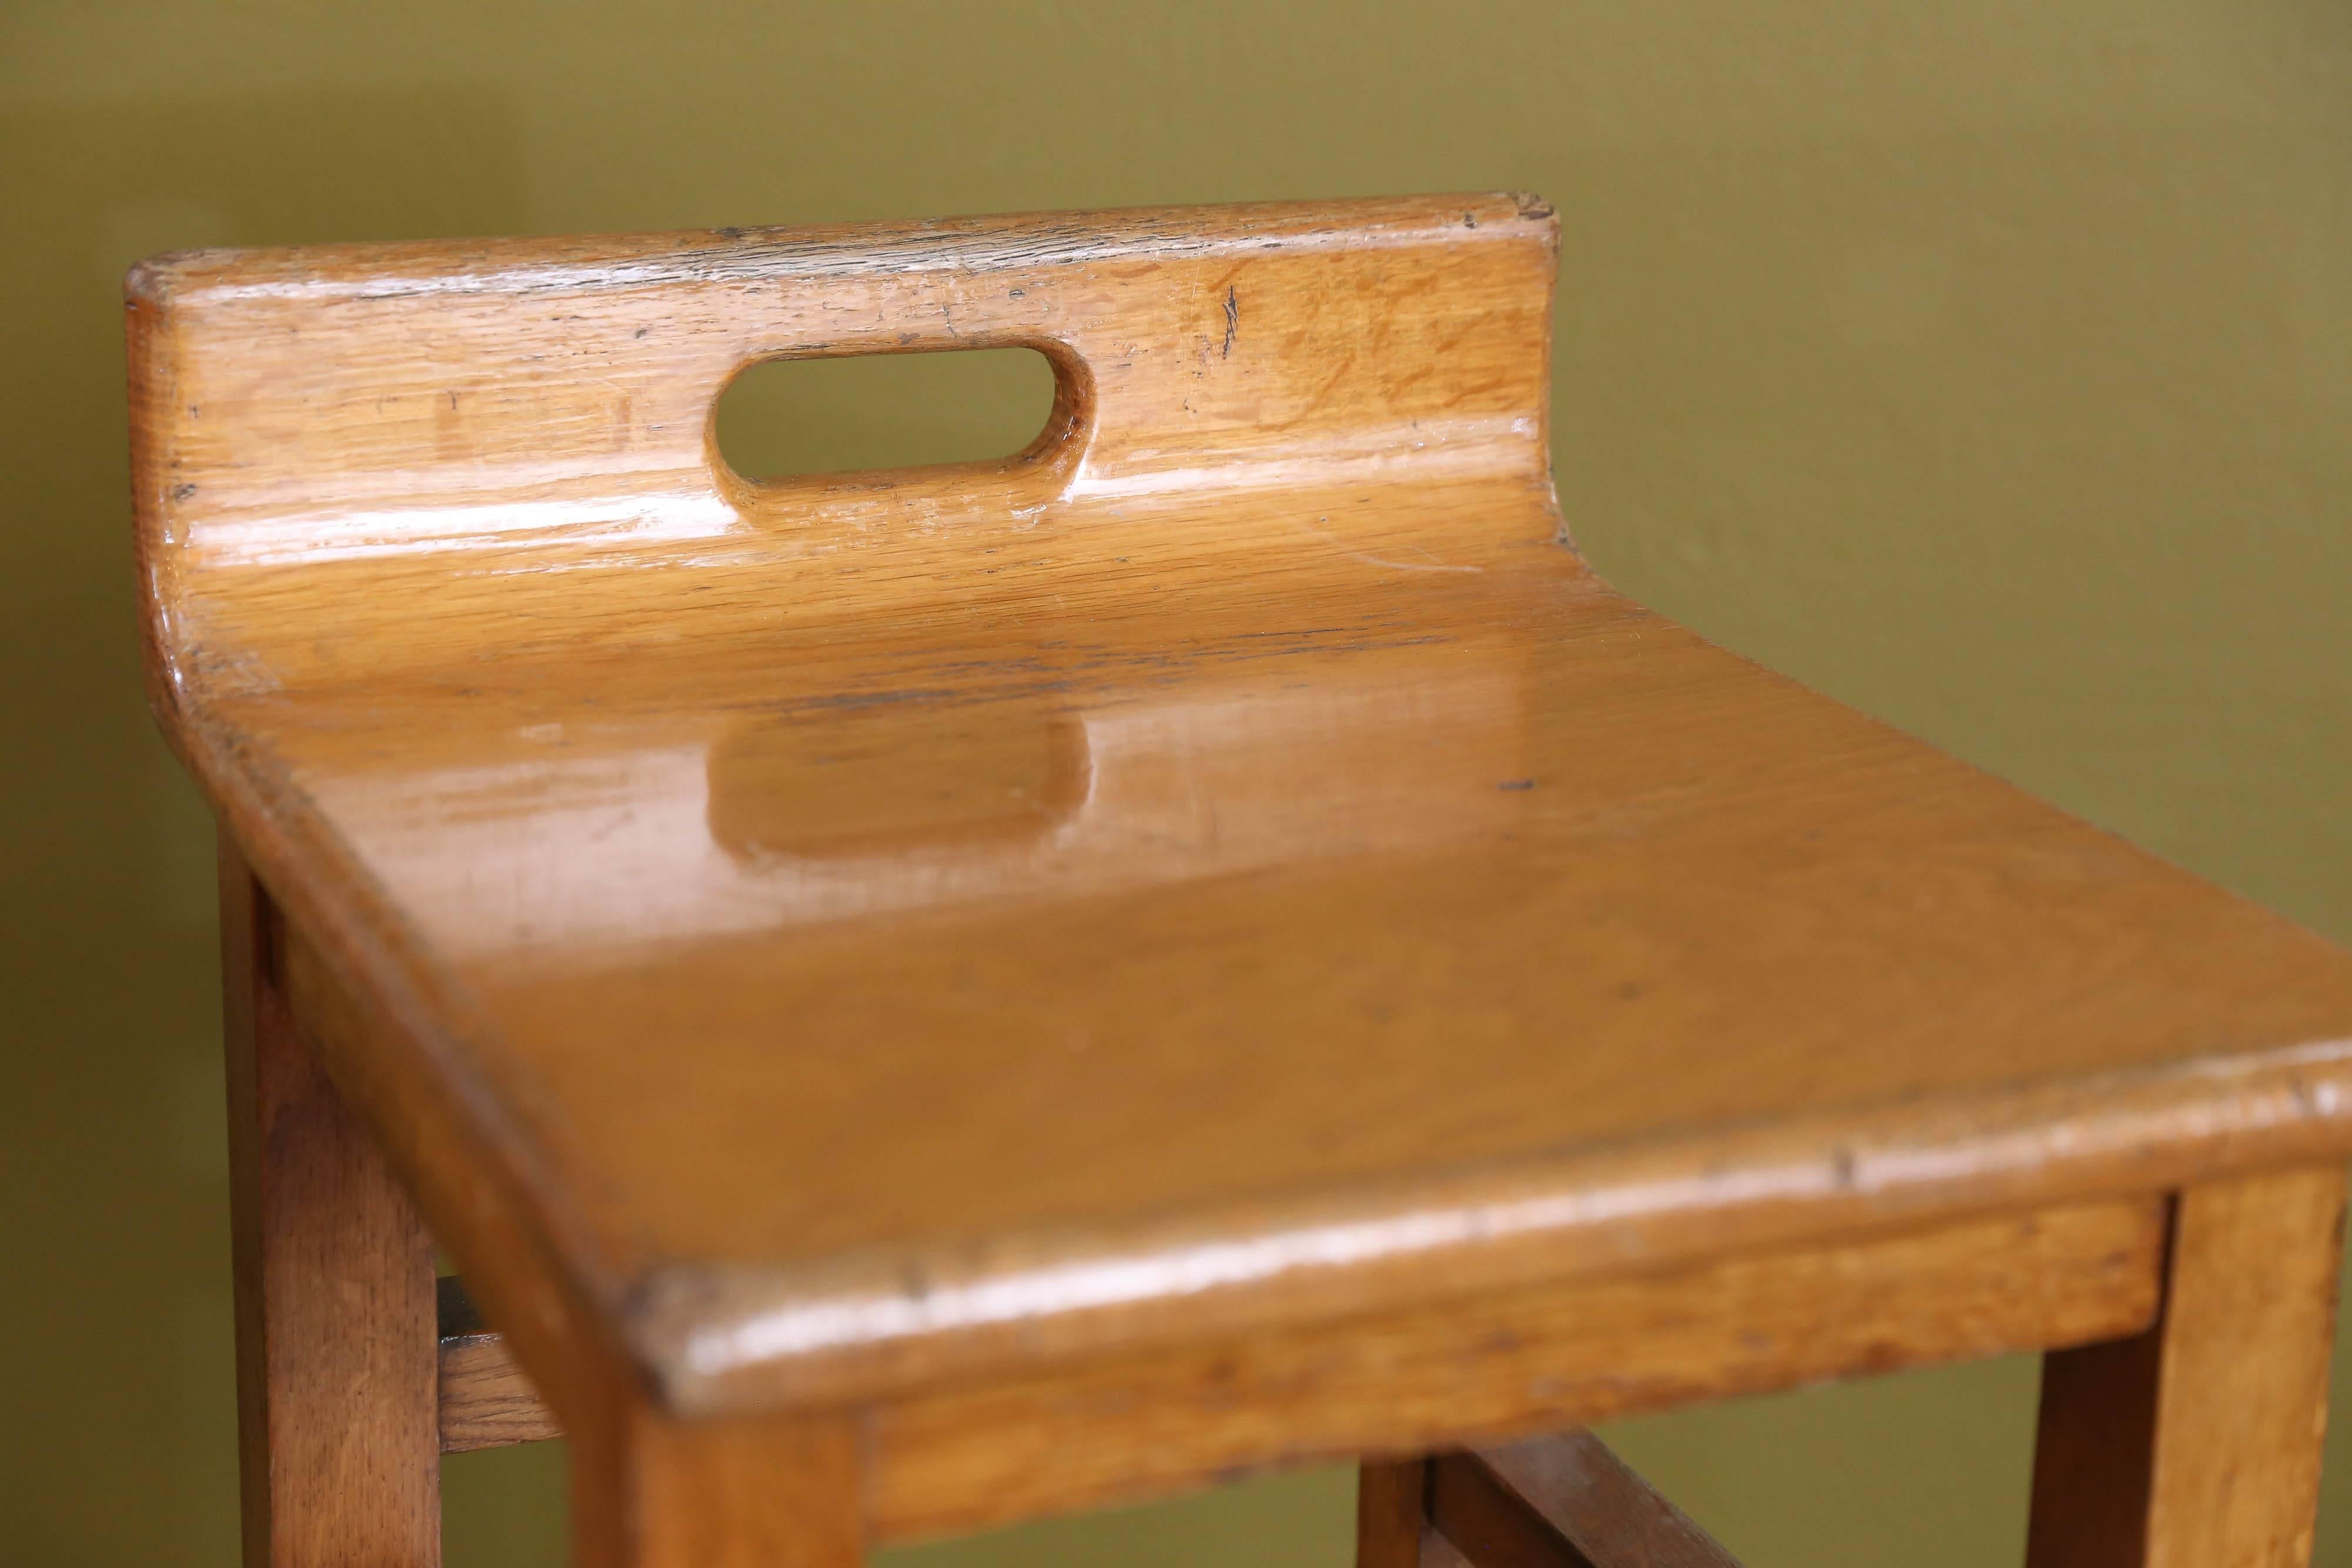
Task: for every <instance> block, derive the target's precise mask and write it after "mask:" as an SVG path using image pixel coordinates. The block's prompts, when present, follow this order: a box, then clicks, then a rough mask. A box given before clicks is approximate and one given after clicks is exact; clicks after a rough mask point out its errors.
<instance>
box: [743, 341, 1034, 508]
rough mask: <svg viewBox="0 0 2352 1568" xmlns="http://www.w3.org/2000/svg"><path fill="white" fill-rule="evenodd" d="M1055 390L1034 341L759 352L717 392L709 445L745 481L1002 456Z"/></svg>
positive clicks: (1020, 442)
mask: <svg viewBox="0 0 2352 1568" xmlns="http://www.w3.org/2000/svg"><path fill="white" fill-rule="evenodd" d="M1054 390H1055V383H1054V367H1053V365H1052V363H1051V362H1050V361H1047V360H1046V358H1045V355H1043V354H1041V353H1039V352H1038V351H1037V350H1034V349H965V350H948V351H945V352H915V353H903V354H854V355H848V356H845V357H837V358H830V359H814V360H762V361H760V362H759V363H757V364H754V365H751V366H748V367H746V368H745V369H744V370H743V371H742V372H741V373H740V374H739V375H737V376H736V377H735V379H734V380H733V381H731V382H729V383H728V384H727V388H726V390H725V391H724V392H720V393H719V407H718V410H717V414H716V436H717V440H718V443H719V456H720V457H721V458H722V459H724V460H725V462H726V464H727V465H728V466H729V467H730V468H732V469H733V470H734V471H735V472H736V473H737V474H738V475H740V476H742V477H743V478H745V479H750V480H753V481H755V482H758V481H765V482H773V481H777V480H782V479H794V478H801V477H804V476H815V475H825V474H845V473H857V472H862V471H868V470H873V469H877V468H924V467H930V466H932V465H938V464H942V463H992V462H1002V461H1003V460H1004V459H1006V458H1010V457H1013V456H1015V455H1018V454H1019V453H1021V452H1022V451H1023V450H1024V449H1025V448H1026V447H1028V446H1029V445H1030V444H1032V443H1033V442H1034V441H1036V440H1037V438H1038V437H1039V436H1040V435H1041V434H1043V433H1044V432H1045V423H1046V421H1047V420H1048V419H1049V418H1051V417H1052V415H1053V412H1054Z"/></svg>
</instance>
